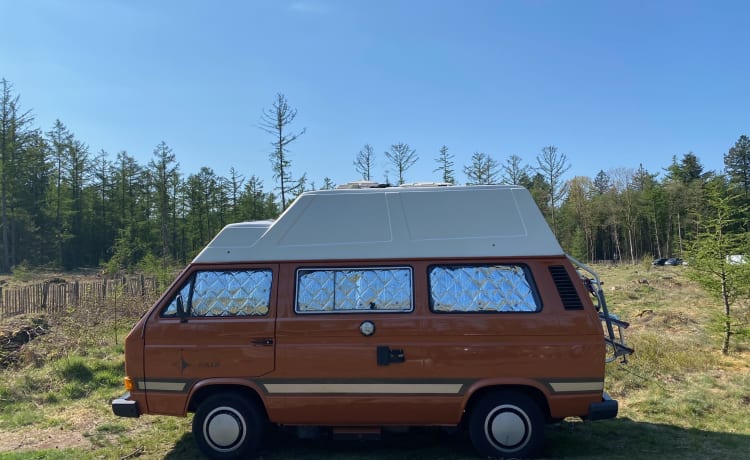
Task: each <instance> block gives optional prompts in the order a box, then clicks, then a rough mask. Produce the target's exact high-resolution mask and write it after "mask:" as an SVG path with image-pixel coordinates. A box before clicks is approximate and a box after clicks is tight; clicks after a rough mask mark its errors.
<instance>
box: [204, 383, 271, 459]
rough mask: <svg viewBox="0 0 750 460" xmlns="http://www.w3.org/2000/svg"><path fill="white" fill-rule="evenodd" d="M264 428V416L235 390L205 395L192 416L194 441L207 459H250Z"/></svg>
mask: <svg viewBox="0 0 750 460" xmlns="http://www.w3.org/2000/svg"><path fill="white" fill-rule="evenodd" d="M265 430H266V420H265V416H264V414H263V413H262V412H261V411H260V410H259V409H258V406H257V405H256V404H255V403H254V402H253V401H249V400H248V399H247V398H243V397H242V396H240V395H239V394H237V393H228V394H216V395H213V396H209V397H208V398H206V400H205V401H203V402H202V403H201V405H200V406H199V407H198V410H197V411H196V412H195V417H194V418H193V437H195V442H196V444H198V447H199V448H200V450H201V451H202V452H203V453H204V454H205V455H206V456H207V457H208V458H212V459H217V460H219V459H220V460H229V459H240V458H242V459H246V458H251V457H252V456H253V455H254V454H255V453H256V452H257V451H258V448H259V447H260V443H261V440H262V439H263V435H264V432H265Z"/></svg>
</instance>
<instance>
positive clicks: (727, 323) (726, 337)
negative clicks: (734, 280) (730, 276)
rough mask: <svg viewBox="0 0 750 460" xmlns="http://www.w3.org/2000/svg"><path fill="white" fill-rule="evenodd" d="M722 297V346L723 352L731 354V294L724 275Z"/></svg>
mask: <svg viewBox="0 0 750 460" xmlns="http://www.w3.org/2000/svg"><path fill="white" fill-rule="evenodd" d="M721 297H722V300H723V301H724V343H723V344H722V345H721V352H722V353H723V354H725V355H728V354H729V338H730V337H731V336H732V321H731V317H730V311H729V293H728V292H727V279H726V276H725V275H724V274H722V277H721Z"/></svg>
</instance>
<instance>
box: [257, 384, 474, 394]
mask: <svg viewBox="0 0 750 460" xmlns="http://www.w3.org/2000/svg"><path fill="white" fill-rule="evenodd" d="M263 386H264V387H265V388H266V391H267V392H268V393H269V394H459V393H460V392H461V388H462V387H463V384H461V383H264V384H263Z"/></svg>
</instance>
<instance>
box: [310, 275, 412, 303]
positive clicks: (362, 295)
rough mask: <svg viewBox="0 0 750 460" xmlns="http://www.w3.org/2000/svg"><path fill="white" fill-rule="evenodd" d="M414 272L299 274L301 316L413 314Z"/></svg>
mask: <svg viewBox="0 0 750 460" xmlns="http://www.w3.org/2000/svg"><path fill="white" fill-rule="evenodd" d="M411 293H412V284H411V269H409V268H378V269H367V270H365V269H362V270H322V269H318V270H299V271H298V272H297V306H296V311H297V312H299V313H320V312H342V311H360V310H367V311H411V309H412V300H411Z"/></svg>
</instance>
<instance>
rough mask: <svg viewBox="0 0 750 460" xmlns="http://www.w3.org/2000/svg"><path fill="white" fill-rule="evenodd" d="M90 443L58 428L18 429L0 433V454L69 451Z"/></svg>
mask: <svg viewBox="0 0 750 460" xmlns="http://www.w3.org/2000/svg"><path fill="white" fill-rule="evenodd" d="M91 445H92V444H91V442H90V441H89V440H88V439H87V438H86V437H85V436H83V435H82V434H81V433H78V432H74V431H70V430H66V429H64V428H63V427H62V426H61V427H59V428H45V429H37V428H31V429H29V428H28V427H26V428H20V429H18V430H13V431H0V452H6V451H12V450H42V449H69V448H72V447H90V446H91Z"/></svg>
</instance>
